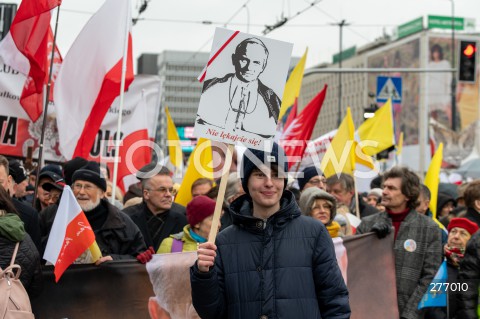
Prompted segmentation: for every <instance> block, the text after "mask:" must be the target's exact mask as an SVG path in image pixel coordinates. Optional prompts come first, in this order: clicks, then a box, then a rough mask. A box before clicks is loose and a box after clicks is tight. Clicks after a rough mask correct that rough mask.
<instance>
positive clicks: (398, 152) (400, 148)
mask: <svg viewBox="0 0 480 319" xmlns="http://www.w3.org/2000/svg"><path fill="white" fill-rule="evenodd" d="M402 149H403V132H400V137H399V138H398V143H397V155H402Z"/></svg>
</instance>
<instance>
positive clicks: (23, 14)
mask: <svg viewBox="0 0 480 319" xmlns="http://www.w3.org/2000/svg"><path fill="white" fill-rule="evenodd" d="M60 4H61V0H23V1H22V2H21V3H20V7H19V8H18V11H17V14H16V15H15V18H14V19H13V22H12V25H11V26H10V31H9V32H8V34H7V35H6V36H5V38H4V39H3V40H2V42H0V56H1V57H2V58H3V61H4V62H5V64H7V65H9V66H11V67H12V68H14V69H16V70H17V71H19V72H21V73H23V74H25V75H26V76H27V80H26V81H25V85H24V87H23V91H22V95H21V97H20V104H21V105H22V107H23V108H24V109H25V111H26V112H27V114H28V116H29V117H30V118H31V119H32V121H33V122H35V121H37V120H38V118H39V117H40V115H41V114H42V112H43V85H44V82H45V78H46V76H47V74H48V68H45V65H46V63H45V62H46V61H47V52H48V49H47V46H48V32H49V29H50V19H51V14H50V10H52V9H53V8H55V7H57V6H59V5H60Z"/></svg>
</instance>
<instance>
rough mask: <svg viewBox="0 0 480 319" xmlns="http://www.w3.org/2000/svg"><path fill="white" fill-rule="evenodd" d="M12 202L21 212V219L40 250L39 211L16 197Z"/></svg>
mask: <svg viewBox="0 0 480 319" xmlns="http://www.w3.org/2000/svg"><path fill="white" fill-rule="evenodd" d="M12 202H13V205H14V206H15V209H16V210H17V212H18V213H19V214H20V219H21V220H22V222H23V224H24V225H25V231H26V232H27V233H28V234H29V235H30V238H31V239H32V241H33V243H34V244H35V246H36V247H37V249H38V251H40V250H41V245H40V222H39V218H38V212H37V211H36V210H35V209H33V207H32V206H29V205H27V204H25V203H24V202H21V201H19V200H18V199H16V198H12Z"/></svg>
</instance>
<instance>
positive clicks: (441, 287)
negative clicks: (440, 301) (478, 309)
mask: <svg viewBox="0 0 480 319" xmlns="http://www.w3.org/2000/svg"><path fill="white" fill-rule="evenodd" d="M467 290H468V284H467V283H466V282H464V283H459V282H452V283H449V282H437V283H433V282H432V283H431V284H430V292H442V291H445V292H446V291H467Z"/></svg>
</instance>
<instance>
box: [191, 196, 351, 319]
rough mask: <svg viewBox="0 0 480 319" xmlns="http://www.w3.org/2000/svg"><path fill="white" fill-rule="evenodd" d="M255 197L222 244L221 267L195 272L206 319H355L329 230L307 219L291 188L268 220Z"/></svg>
mask: <svg viewBox="0 0 480 319" xmlns="http://www.w3.org/2000/svg"><path fill="white" fill-rule="evenodd" d="M251 207H252V203H251V198H250V196H248V195H243V196H241V197H239V198H238V199H237V200H235V201H234V202H233V203H232V205H231V207H230V212H231V213H232V217H233V225H232V226H230V227H228V228H226V229H225V230H223V231H222V232H220V233H219V234H218V236H217V239H216V245H217V248H218V249H217V257H216V259H215V267H212V268H211V270H210V271H209V272H208V273H201V272H200V271H199V270H198V267H197V265H196V264H195V265H194V266H192V268H191V271H190V278H191V285H192V301H193V305H194V307H195V309H196V310H197V312H198V314H199V315H200V317H201V318H241V319H248V318H279V319H280V318H288V319H291V318H309V319H315V318H324V319H325V318H337V319H340V318H350V306H349V301H348V291H347V288H346V286H345V282H344V281H343V278H342V275H341V273H340V269H339V267H338V264H337V260H336V257H335V252H334V248H333V242H332V239H331V238H330V236H329V234H328V232H327V230H326V228H325V227H324V226H323V225H322V224H321V223H320V222H319V221H316V220H314V219H312V218H310V217H306V216H301V212H300V209H299V208H298V206H297V203H296V202H295V199H294V197H293V194H292V193H291V192H289V191H285V192H284V194H283V197H282V199H281V209H280V210H279V211H278V212H277V213H275V214H274V215H272V216H271V217H270V218H268V219H267V221H263V220H262V219H259V218H256V217H253V216H252V208H251Z"/></svg>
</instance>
